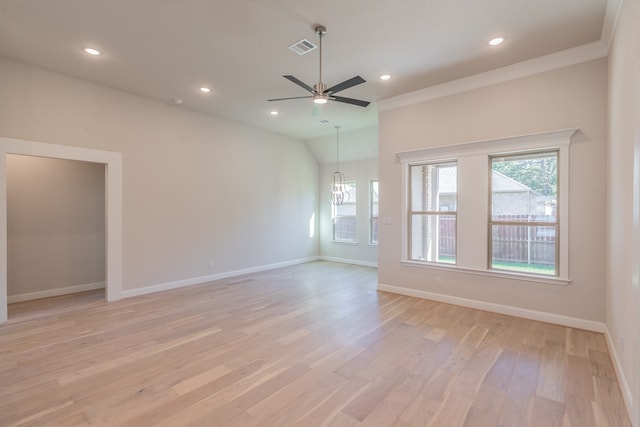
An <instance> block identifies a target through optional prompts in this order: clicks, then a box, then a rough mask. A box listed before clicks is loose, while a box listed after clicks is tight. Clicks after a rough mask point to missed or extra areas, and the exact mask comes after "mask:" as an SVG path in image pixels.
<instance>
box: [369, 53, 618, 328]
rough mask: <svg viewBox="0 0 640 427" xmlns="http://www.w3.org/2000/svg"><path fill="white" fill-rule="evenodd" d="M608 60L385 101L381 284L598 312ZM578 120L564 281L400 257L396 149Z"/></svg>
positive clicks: (565, 311)
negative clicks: (406, 101) (398, 103)
mask: <svg viewBox="0 0 640 427" xmlns="http://www.w3.org/2000/svg"><path fill="white" fill-rule="evenodd" d="M606 93H607V62H606V59H599V60H594V61H590V62H585V63H581V64H578V65H573V66H568V67H564V68H560V69H556V70H552V71H547V72H544V73H539V74H534V75H531V76H529V77H523V78H519V79H516V80H510V81H507V82H503V83H498V84H493V85H491V86H487V87H483V88H480V89H475V90H471V91H467V92H462V93H458V94H455V95H450V96H446V97H441V98H437V99H433V100H430V101H424V102H420V103H417V104H414V105H409V106H406V107H397V108H391V109H388V110H383V111H382V112H381V113H380V159H379V172H380V184H381V187H380V193H381V194H383V195H384V197H381V204H380V216H381V218H383V217H388V218H390V219H391V222H392V223H391V224H388V225H382V226H381V229H380V246H379V248H378V250H379V257H378V264H379V267H378V277H379V282H380V284H381V285H385V286H392V287H398V288H402V289H405V290H406V291H407V292H413V293H414V294H415V293H416V292H415V291H417V292H423V293H431V294H439V295H445V296H449V297H453V298H465V299H468V300H474V301H480V302H484V303H489V304H498V305H501V306H505V307H512V308H515V311H517V310H518V309H520V310H533V311H536V312H544V313H551V314H553V315H556V316H568V317H570V318H575V319H583V320H586V321H590V322H603V321H604V320H605V303H604V299H605V286H604V281H605V265H604V262H603V260H604V259H605V242H606V240H605V202H606V198H605V180H606V172H605V167H606V164H605V159H606ZM566 128H579V129H580V130H579V132H577V133H576V135H574V136H573V138H572V141H573V142H572V145H571V148H570V163H571V164H570V182H569V184H570V221H569V227H570V229H569V236H570V241H569V253H570V257H569V268H570V272H571V273H570V276H571V279H572V281H571V283H570V284H569V285H567V286H561V285H555V284H543V283H532V282H527V281H522V280H517V279H513V278H496V277H487V276H481V275H475V274H470V273H465V272H460V271H448V270H447V271H443V270H434V269H429V268H424V267H414V266H410V265H405V264H402V263H401V262H400V260H401V253H402V247H401V242H402V232H403V231H402V229H401V212H402V206H401V195H402V191H403V188H402V182H401V165H400V163H399V162H398V161H397V159H396V153H397V152H401V151H410V150H418V149H422V148H428V147H436V146H444V145H451V144H459V143H465V142H472V141H481V140H490V139H497V138H503V137H510V136H517V135H525V134H532V133H540V132H545V131H551V130H559V129H566Z"/></svg>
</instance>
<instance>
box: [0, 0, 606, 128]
mask: <svg viewBox="0 0 640 427" xmlns="http://www.w3.org/2000/svg"><path fill="white" fill-rule="evenodd" d="M609 1H614V0H609ZM606 9H607V0H533V1H532V0H483V1H478V0H398V1H394V2H391V1H381V0H108V1H107V0H48V1H45V0H0V57H5V58H8V59H12V60H16V61H20V62H24V63H28V64H32V65H36V66H40V67H43V68H47V69H50V70H53V71H57V72H60V73H63V74H66V75H69V76H73V77H77V78H80V79H84V80H88V81H92V82H96V83H100V84H103V85H106V86H110V87H113V88H118V89H122V90H124V91H127V92H130V93H134V94H138V95H142V96H145V97H149V98H153V99H156V100H160V101H162V102H165V103H167V104H168V105H171V100H172V99H174V98H181V99H182V100H183V102H182V104H181V105H179V106H176V105H173V106H172V107H171V108H186V109H191V110H195V111H199V112H202V113H206V114H213V115H216V116H221V117H224V118H227V119H230V120H234V121H239V122H242V123H246V124H250V125H254V126H258V127H260V128H264V129H267V130H270V131H273V132H277V133H281V134H284V135H288V136H291V137H294V138H298V139H302V140H308V139H313V138H318V137H323V136H324V137H327V136H328V135H335V128H334V126H335V125H337V124H339V125H340V126H341V131H343V132H348V131H352V130H354V129H358V128H362V127H371V126H375V125H376V124H377V120H378V112H377V108H376V104H375V101H379V100H382V99H385V98H389V97H391V96H396V95H399V94H403V93H407V92H411V91H415V90H418V89H422V88H425V87H428V86H432V85H435V84H440V83H444V82H447V81H451V80H455V79H458V78H461V77H466V76H470V75H473V74H477V73H480V72H484V71H488V70H492V69H496V68H499V67H503V66H506V65H510V64H514V63H518V62H522V61H525V60H528V59H531V58H535V57H539V56H542V55H546V54H550V53H553V52H558V51H561V50H564V49H568V48H572V47H575V46H579V45H583V44H587V43H591V42H594V41H598V40H600V39H601V34H602V33H603V23H604V22H605V13H606ZM318 24H322V25H324V26H325V27H326V28H327V35H326V36H325V38H324V39H323V79H322V80H323V82H324V83H326V84H328V85H329V86H332V85H335V84H337V83H339V82H342V81H343V80H346V79H348V78H351V77H353V76H355V75H360V76H362V77H363V78H364V79H365V80H367V82H366V83H363V84H361V85H359V86H356V87H353V88H350V89H347V90H345V91H344V92H341V93H340V95H341V96H345V97H352V98H359V99H365V100H369V101H372V104H371V105H370V106H369V107H367V108H361V107H356V106H352V105H347V104H341V103H338V102H330V103H329V104H326V105H324V106H323V107H322V108H321V112H320V114H317V115H312V110H313V108H312V102H311V100H310V99H298V100H290V101H279V102H267V101H266V100H267V99H268V98H277V97H288V96H304V95H307V92H305V91H304V90H303V89H302V88H300V87H298V86H296V85H294V84H293V83H291V82H290V81H288V80H285V79H284V78H283V77H282V75H283V74H293V75H294V76H296V77H297V78H299V79H300V80H302V81H304V82H305V83H307V84H309V85H313V84H314V83H316V82H317V80H318V50H317V49H316V50H315V51H312V52H311V53H309V54H307V55H304V56H298V55H297V54H295V53H293V52H291V51H290V50H289V49H288V46H289V45H290V44H292V43H294V42H297V41H298V40H300V39H302V38H306V39H308V40H310V41H312V42H314V43H317V41H318V39H317V36H316V35H315V33H314V27H315V26H316V25H318ZM497 35H500V36H503V37H505V39H506V41H505V43H503V44H502V45H500V46H498V47H490V46H488V44H487V42H488V40H489V39H490V38H492V37H494V36H497ZM82 46H91V47H96V48H98V49H101V50H102V51H103V52H104V54H103V55H102V56H100V57H90V56H88V55H86V54H85V53H83V52H82V51H81V47H82ZM383 73H389V74H391V75H392V79H391V80H389V81H386V82H383V81H381V80H379V79H378V76H379V75H380V74H383ZM203 85H207V86H210V87H211V88H212V93H210V94H208V95H203V94H201V93H199V91H198V88H199V87H200V86H203ZM272 109H277V110H278V111H279V113H280V114H279V115H278V116H277V117H272V116H271V115H270V114H269V112H270V110H272ZM321 120H326V121H328V123H324V124H323V123H321Z"/></svg>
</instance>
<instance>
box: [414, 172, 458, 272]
mask: <svg viewBox="0 0 640 427" xmlns="http://www.w3.org/2000/svg"><path fill="white" fill-rule="evenodd" d="M457 170H458V166H457V164H456V163H455V162H447V163H433V164H415V165H410V166H409V177H410V181H409V182H410V184H409V185H410V190H409V199H410V200H409V220H408V224H409V228H410V231H409V236H410V238H409V258H410V259H411V260H414V261H428V262H438V263H447V264H455V263H456V215H457V213H456V210H457V204H458V199H457V192H458V191H457V187H458V184H457Z"/></svg>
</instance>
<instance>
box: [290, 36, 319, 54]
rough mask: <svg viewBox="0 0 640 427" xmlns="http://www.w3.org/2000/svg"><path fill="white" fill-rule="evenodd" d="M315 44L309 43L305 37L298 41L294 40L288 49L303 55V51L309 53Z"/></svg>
mask: <svg viewBox="0 0 640 427" xmlns="http://www.w3.org/2000/svg"><path fill="white" fill-rule="evenodd" d="M316 47H317V46H316V45H314V44H313V43H311V42H310V41H309V40H307V39H302V40H300V41H299V42H295V43H294V44H292V45H291V46H289V50H292V51H294V52H295V53H297V54H298V55H304V54H305V53H309V52H311V51H312V50H314V49H315V48H316Z"/></svg>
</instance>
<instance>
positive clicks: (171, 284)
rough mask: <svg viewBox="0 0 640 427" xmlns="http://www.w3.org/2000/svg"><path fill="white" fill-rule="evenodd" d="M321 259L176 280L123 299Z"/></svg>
mask: <svg viewBox="0 0 640 427" xmlns="http://www.w3.org/2000/svg"><path fill="white" fill-rule="evenodd" d="M319 259H320V258H319V257H308V258H300V259H295V260H291V261H285V262H280V263H275V264H267V265H260V266H257V267H251V268H245V269H241V270H233V271H226V272H224V273H217V274H210V275H207V276H198V277H192V278H190V279H183V280H176V281H174V282H167V283H160V284H158V285H152V286H145V287H144V288H136V289H127V290H123V291H122V298H129V297H135V296H139V295H146V294H151V293H153V292H160V291H168V290H169V289H177V288H183V287H185V286H191V285H200V284H202V283H207V282H213V281H214V280H220V279H228V278H229V277H236V276H242V275H244V274H250V273H258V272H260V271H266V270H273V269H275V268H282V267H289V266H291V265H297V264H304V263H305V262H311V261H318V260H319Z"/></svg>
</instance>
